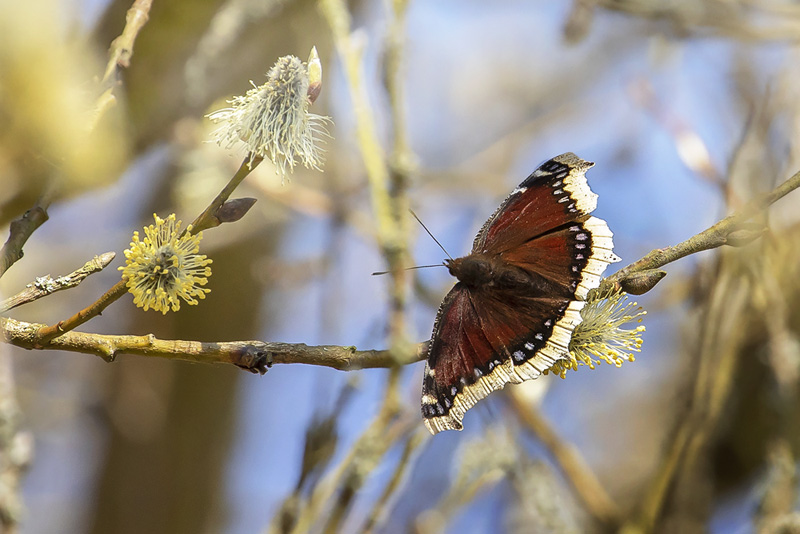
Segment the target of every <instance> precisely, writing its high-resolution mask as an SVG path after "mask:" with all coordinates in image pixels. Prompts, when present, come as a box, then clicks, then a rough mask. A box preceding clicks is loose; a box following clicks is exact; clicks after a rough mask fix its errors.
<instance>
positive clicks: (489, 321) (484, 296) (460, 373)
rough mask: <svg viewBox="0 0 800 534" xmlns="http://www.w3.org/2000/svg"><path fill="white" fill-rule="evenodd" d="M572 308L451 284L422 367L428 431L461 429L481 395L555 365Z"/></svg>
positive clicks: (576, 313) (576, 316)
mask: <svg viewBox="0 0 800 534" xmlns="http://www.w3.org/2000/svg"><path fill="white" fill-rule="evenodd" d="M579 304H580V305H582V304H583V303H578V302H571V301H569V300H568V299H565V298H550V297H541V298H536V297H532V296H525V295H520V294H517V293H501V292H497V291H491V290H489V291H487V290H481V289H477V290H470V289H469V288H467V287H466V286H465V285H464V284H462V283H458V284H456V286H455V287H454V288H453V289H452V290H451V291H450V293H449V294H448V295H447V297H445V299H444V302H443V303H442V306H441V308H440V310H439V315H438V317H437V321H436V326H435V328H434V336H433V339H432V341H431V347H430V352H429V357H428V362H427V365H426V367H425V377H424V379H423V385H422V415H423V417H424V419H425V425H426V426H427V427H428V429H429V430H430V431H431V432H432V433H433V434H436V433H437V432H441V431H442V430H461V428H462V424H461V421H462V419H463V417H464V414H465V413H466V411H467V410H469V409H470V408H471V407H472V406H474V405H475V404H476V403H477V402H478V401H479V400H481V399H483V398H485V397H486V396H487V395H489V393H491V392H492V391H496V390H498V389H502V388H503V387H504V386H505V385H506V384H507V383H509V382H512V383H519V382H522V381H523V380H528V379H532V378H536V377H538V376H539V375H541V374H542V373H543V372H544V371H545V370H547V369H549V368H550V367H551V366H552V365H553V364H554V363H555V362H556V361H557V360H560V359H563V358H564V356H565V355H566V352H567V347H568V346H569V339H570V336H571V334H572V329H573V328H574V327H575V325H577V324H578V323H579V322H580V306H579ZM510 308H513V309H514V310H515V313H509V309H510ZM556 318H558V319H556Z"/></svg>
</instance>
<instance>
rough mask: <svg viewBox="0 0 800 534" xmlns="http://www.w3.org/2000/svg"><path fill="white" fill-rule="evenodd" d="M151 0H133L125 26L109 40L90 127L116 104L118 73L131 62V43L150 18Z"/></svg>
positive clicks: (132, 43)
mask: <svg viewBox="0 0 800 534" xmlns="http://www.w3.org/2000/svg"><path fill="white" fill-rule="evenodd" d="M152 4H153V0H134V2H133V5H132V6H131V8H130V9H129V10H128V12H127V13H126V14H125V28H124V29H123V30H122V34H120V36H119V37H117V38H116V39H114V40H113V41H112V42H111V46H110V47H109V50H108V63H107V64H106V70H105V72H104V73H103V79H102V80H101V81H100V87H101V88H102V91H103V92H102V94H101V95H100V96H99V97H98V98H97V105H96V106H95V113H94V117H93V118H92V124H91V125H90V126H91V129H94V127H95V126H96V125H97V123H98V122H99V121H100V119H101V118H102V117H103V115H105V113H106V112H107V111H108V110H109V109H110V108H111V107H112V106H114V105H115V104H116V101H117V99H116V96H115V95H114V91H115V89H116V87H117V85H118V79H119V73H120V71H121V70H122V69H123V68H125V69H127V68H128V67H129V66H130V64H131V57H132V56H133V45H134V43H135V42H136V37H138V36H139V32H140V31H141V30H142V28H144V25H145V24H147V20H148V19H149V18H150V7H151V6H152Z"/></svg>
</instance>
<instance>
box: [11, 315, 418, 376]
mask: <svg viewBox="0 0 800 534" xmlns="http://www.w3.org/2000/svg"><path fill="white" fill-rule="evenodd" d="M44 327H46V325H43V324H37V323H28V322H23V321H18V320H16V319H11V318H0V336H2V339H3V341H5V342H7V343H10V344H12V345H16V346H17V347H21V348H23V349H39V350H40V349H53V350H65V351H69V352H79V353H83V354H94V355H96V356H100V357H101V358H103V359H104V360H106V361H109V362H111V361H114V359H115V358H116V357H117V356H118V355H120V354H136V355H139V356H148V357H151V358H163V359H167V360H178V361H185V362H194V363H207V364H219V363H222V364H233V365H236V366H238V367H242V368H245V369H248V370H253V371H259V372H261V373H263V372H266V368H267V367H270V366H271V365H272V364H276V363H279V364H287V363H301V364H308V365H321V366H323V367H332V368H333V369H338V370H340V371H353V370H356V369H372V368H379V367H382V368H386V367H392V366H394V365H396V361H395V360H394V358H392V357H391V356H390V355H389V351H387V350H358V349H356V347H341V346H337V345H317V346H309V345H304V344H302V343H275V342H265V341H216V342H200V341H185V340H177V339H158V338H156V337H155V336H153V335H145V336H129V335H103V334H94V333H86V332H75V331H72V332H65V333H64V334H63V335H61V336H58V337H56V338H54V339H52V340H50V341H49V342H48V344H47V345H46V346H41V345H40V344H39V339H40V338H39V336H38V332H39V330H40V329H41V328H44ZM426 350H427V343H420V344H419V345H417V347H416V352H415V354H414V355H413V356H411V357H409V361H406V362H401V363H406V364H407V363H413V362H416V361H419V360H421V359H423V358H424V355H425V353H426Z"/></svg>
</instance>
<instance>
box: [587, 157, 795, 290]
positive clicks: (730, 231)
mask: <svg viewBox="0 0 800 534" xmlns="http://www.w3.org/2000/svg"><path fill="white" fill-rule="evenodd" d="M798 187H800V171H799V172H797V173H795V174H794V175H793V176H792V177H791V178H789V179H788V180H786V181H785V182H784V183H782V184H781V185H779V186H778V187H776V188H775V189H773V190H772V191H771V192H769V193H767V194H765V195H762V196H761V197H759V198H756V199H754V200H751V201H750V202H749V203H748V204H746V205H745V206H744V207H743V208H742V209H740V210H739V211H738V212H736V213H735V214H733V215H730V216H728V217H725V218H724V219H722V220H721V221H719V222H718V223H716V224H714V225H713V226H711V227H709V228H707V229H706V230H704V231H702V232H700V233H699V234H697V235H695V236H693V237H690V238H689V239H687V240H686V241H683V242H681V243H678V244H677V245H675V246H672V247H666V248H661V249H656V250H653V251H650V252H649V253H648V254H647V255H646V256H644V257H643V258H642V259H640V260H638V261H635V262H633V263H631V264H630V265H628V266H627V267H624V268H622V269H620V270H619V271H617V272H616V273H614V274H612V275H611V276H609V277H607V278H605V279H604V280H603V281H602V282H601V283H600V286H599V287H598V288H597V289H594V290H593V291H596V292H597V294H599V295H605V294H609V293H612V292H615V291H618V290H619V289H621V288H622V284H625V282H626V280H627V279H629V278H631V277H632V275H635V274H637V273H644V272H647V271H653V270H655V269H658V268H659V267H663V266H664V265H667V264H668V263H672V262H673V261H676V260H679V259H681V258H684V257H686V256H689V255H690V254H694V253H696V252H701V251H703V250H710V249H713V248H717V247H721V246H722V245H732V246H742V245H745V244H747V243H749V242H750V241H752V239H755V238H757V237H759V236H760V235H761V233H762V232H761V230H760V229H758V230H757V229H755V228H753V227H752V226H750V225H748V224H747V221H748V220H749V219H751V218H752V217H754V216H756V215H758V214H760V213H761V212H762V211H764V210H765V209H767V208H768V207H769V206H771V205H772V204H773V203H775V202H776V201H777V200H779V199H781V198H783V197H784V196H786V195H787V194H789V193H791V192H792V191H794V190H795V189H797V188H798ZM750 238H752V239H750ZM660 279H661V278H660V277H658V278H657V279H655V282H658V280H660ZM655 282H654V283H653V285H655ZM649 289H652V287H650V288H646V290H649ZM642 292H644V291H642Z"/></svg>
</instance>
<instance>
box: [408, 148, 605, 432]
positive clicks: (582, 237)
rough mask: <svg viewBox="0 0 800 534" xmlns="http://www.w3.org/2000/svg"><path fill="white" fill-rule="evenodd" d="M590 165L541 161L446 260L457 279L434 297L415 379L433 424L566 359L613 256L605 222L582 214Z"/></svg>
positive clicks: (458, 424)
mask: <svg viewBox="0 0 800 534" xmlns="http://www.w3.org/2000/svg"><path fill="white" fill-rule="evenodd" d="M592 166H594V163H591V162H588V161H584V160H582V159H581V158H579V157H578V156H576V155H575V154H572V153H566V154H562V155H560V156H557V157H555V158H553V159H551V160H549V161H546V162H545V163H543V164H542V165H541V166H540V167H539V168H538V169H536V170H535V171H533V173H531V175H530V176H528V177H527V178H526V179H525V181H523V182H522V183H521V184H520V185H519V187H517V188H516V189H514V191H512V192H511V194H510V195H509V196H508V198H506V199H505V201H504V202H503V203H502V204H501V205H500V207H499V208H497V210H496V211H495V212H494V214H493V215H492V216H491V217H489V220H488V221H486V223H485V224H484V225H483V227H482V228H481V230H480V231H479V232H478V235H477V236H476V237H475V241H474V243H473V246H472V252H471V253H470V254H469V255H467V256H464V257H462V258H456V259H449V260H445V262H444V264H445V266H446V267H447V268H448V269H449V271H450V274H451V275H453V276H455V277H456V278H457V279H458V283H456V285H455V286H454V287H453V289H451V290H450V292H449V293H448V294H447V296H445V298H444V300H443V301H442V304H441V306H440V307H439V312H438V313H437V316H436V321H435V323H434V326H433V335H432V337H431V341H430V344H429V349H428V359H427V364H426V366H425V374H424V376H423V381H422V415H423V418H424V421H425V426H427V427H428V430H430V431H431V433H432V434H436V433H438V432H441V431H443V430H461V429H462V428H463V425H462V420H463V418H464V414H465V413H466V412H467V410H469V409H470V408H472V407H473V406H474V405H475V404H476V403H477V402H478V401H480V400H481V399H483V398H485V397H486V396H487V395H489V394H490V393H491V392H492V391H496V390H499V389H502V388H503V387H504V386H505V385H506V384H508V383H514V384H517V383H520V382H522V381H524V380H531V379H534V378H537V377H539V376H540V375H541V374H542V373H544V372H545V371H547V370H548V369H550V368H551V367H552V366H553V365H554V364H555V363H556V362H558V361H560V360H562V361H567V360H568V359H569V356H568V354H569V342H570V338H571V337H572V332H573V330H574V329H575V327H576V326H577V325H578V324H579V323H580V322H581V315H580V312H581V309H582V308H583V306H584V304H585V299H586V296H587V293H588V292H589V290H591V289H593V288H595V287H597V286H598V285H599V283H600V276H601V275H602V274H603V271H605V269H606V266H607V265H608V264H609V263H612V262H615V261H619V258H618V257H617V256H616V255H615V254H614V252H613V251H612V249H613V241H612V233H611V231H610V230H609V229H608V225H607V224H606V222H605V221H603V220H602V219H598V218H597V217H593V216H591V215H589V214H590V213H591V212H592V211H593V210H594V209H595V206H596V205H597V195H596V194H594V193H593V192H592V190H591V189H589V185H588V184H587V183H586V176H585V173H586V170H587V169H589V168H590V167H592Z"/></svg>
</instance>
